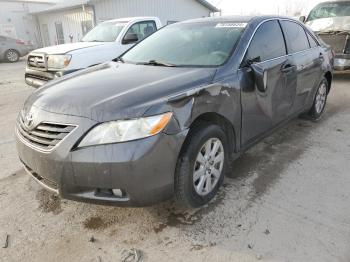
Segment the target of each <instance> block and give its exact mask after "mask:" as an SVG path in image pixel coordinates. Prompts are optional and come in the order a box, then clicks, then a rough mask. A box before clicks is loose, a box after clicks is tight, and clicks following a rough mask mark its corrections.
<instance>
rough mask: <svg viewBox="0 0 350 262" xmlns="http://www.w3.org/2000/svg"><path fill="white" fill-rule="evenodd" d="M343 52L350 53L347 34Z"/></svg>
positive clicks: (349, 41)
mask: <svg viewBox="0 0 350 262" xmlns="http://www.w3.org/2000/svg"><path fill="white" fill-rule="evenodd" d="M344 54H350V38H349V36H347V37H346V44H345V48H344Z"/></svg>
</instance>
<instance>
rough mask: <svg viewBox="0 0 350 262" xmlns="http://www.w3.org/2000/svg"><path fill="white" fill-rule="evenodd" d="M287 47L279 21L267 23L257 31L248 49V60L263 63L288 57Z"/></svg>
mask: <svg viewBox="0 0 350 262" xmlns="http://www.w3.org/2000/svg"><path fill="white" fill-rule="evenodd" d="M286 53H287V52H286V46H285V43H284V38H283V34H282V30H281V27H280V25H279V23H278V21H276V20H273V21H267V22H265V23H263V24H262V25H261V26H260V27H259V28H258V30H257V31H256V33H255V35H254V37H253V39H252V41H251V43H250V46H249V48H248V53H247V56H246V57H247V59H255V58H257V57H260V60H261V62H264V61H266V60H269V59H273V58H277V57H281V56H284V55H286Z"/></svg>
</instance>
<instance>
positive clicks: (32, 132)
mask: <svg viewBox="0 0 350 262" xmlns="http://www.w3.org/2000/svg"><path fill="white" fill-rule="evenodd" d="M17 126H18V133H19V135H20V136H21V138H22V139H24V140H25V141H26V142H27V143H29V144H30V145H32V146H34V147H36V148H39V149H41V150H44V151H50V150H52V149H53V148H54V147H55V146H56V145H57V144H58V143H59V142H61V141H62V140H63V139H64V138H65V137H66V136H67V135H68V134H69V133H70V132H72V131H73V130H74V129H75V127H76V126H73V125H66V124H53V123H48V122H42V123H40V124H39V125H37V126H36V127H35V128H33V129H29V128H28V127H27V126H26V125H25V123H24V121H23V117H22V116H20V117H19V120H18V125H17Z"/></svg>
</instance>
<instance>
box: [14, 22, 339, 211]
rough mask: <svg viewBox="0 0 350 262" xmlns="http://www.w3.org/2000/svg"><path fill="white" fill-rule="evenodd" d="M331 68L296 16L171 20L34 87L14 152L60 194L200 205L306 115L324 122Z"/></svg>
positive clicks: (102, 200) (105, 201) (136, 203)
mask: <svg viewBox="0 0 350 262" xmlns="http://www.w3.org/2000/svg"><path fill="white" fill-rule="evenodd" d="M333 61H334V57H333V54H332V52H331V50H330V48H329V47H327V46H324V45H323V43H322V42H320V41H319V39H318V37H317V36H316V35H315V34H314V33H313V32H312V31H310V30H309V29H307V28H306V27H305V26H304V25H303V24H301V23H300V22H298V21H296V20H292V19H289V18H283V17H270V16H265V17H218V18H203V19H199V20H191V21H187V22H181V23H177V24H174V25H170V26H167V27H164V28H163V29H161V30H159V31H157V32H156V33H154V34H153V35H151V36H149V37H148V38H146V39H145V40H144V41H142V42H140V43H139V44H137V45H136V46H135V47H133V48H132V49H130V50H129V51H128V52H127V53H125V54H124V55H123V56H122V57H119V58H117V59H115V60H114V61H112V62H108V63H105V64H101V65H98V66H94V67H90V68H88V69H86V70H82V71H79V72H77V73H73V74H70V75H67V76H64V77H62V78H59V79H57V80H54V81H51V82H49V83H48V84H46V85H44V86H43V87H41V88H39V89H38V90H37V91H35V92H34V93H33V94H32V95H31V96H30V97H29V98H28V99H27V101H26V102H25V105H24V107H23V109H22V111H21V112H20V114H19V116H18V119H17V125H16V138H17V149H18V153H19V157H20V159H21V161H22V163H23V164H24V167H25V168H26V170H27V171H28V173H29V174H30V176H32V177H33V178H34V179H35V180H37V181H38V182H39V183H40V184H41V185H42V186H44V187H45V188H47V189H48V190H51V191H53V192H55V193H57V194H59V195H60V196H61V197H63V198H68V199H72V200H79V201H88V202H95V203H100V204H113V205H120V206H122V205H124V206H125V205H128V206H143V205H148V204H152V203H155V202H157V201H160V200H164V199H167V198H169V197H172V196H175V197H176V200H177V201H178V203H180V204H181V205H184V206H187V207H199V206H202V205H204V204H206V203H208V202H209V201H210V200H211V199H212V198H213V197H214V196H215V195H216V193H217V192H218V190H219V188H220V185H221V184H222V182H223V179H224V176H225V174H227V173H230V172H233V170H232V169H231V167H232V165H234V163H233V161H234V160H235V159H236V158H238V157H239V156H240V155H241V154H242V153H243V152H244V151H246V150H247V149H248V148H250V147H251V146H253V145H254V144H256V143H257V142H259V141H260V140H261V139H262V138H264V137H265V136H267V135H269V134H271V132H273V131H274V130H275V129H276V128H278V127H280V126H282V125H284V124H285V123H286V122H288V121H289V120H291V119H293V118H295V117H297V116H299V115H301V114H302V115H303V116H305V117H306V118H308V119H311V120H313V121H316V120H318V119H319V118H320V117H321V116H322V113H323V112H324V110H325V108H326V101H327V95H328V93H329V92H330V90H331V84H332V77H333Z"/></svg>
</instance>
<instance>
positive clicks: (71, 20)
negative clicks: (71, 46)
mask: <svg viewBox="0 0 350 262" xmlns="http://www.w3.org/2000/svg"><path fill="white" fill-rule="evenodd" d="M37 17H38V22H39V25H40V31H41V35H42V38H43V39H44V35H43V34H44V30H43V25H44V24H46V25H47V26H48V31H49V40H50V44H49V45H56V44H57V34H56V28H55V23H62V26H63V33H64V40H65V43H70V41H71V40H70V38H69V35H73V42H77V41H80V39H81V38H82V37H83V31H82V25H81V21H84V20H92V21H93V20H94V18H93V11H92V9H91V8H89V7H85V9H84V10H83V8H82V7H79V8H75V9H72V10H67V11H59V12H51V13H45V14H38V15H37Z"/></svg>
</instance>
